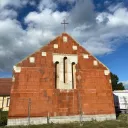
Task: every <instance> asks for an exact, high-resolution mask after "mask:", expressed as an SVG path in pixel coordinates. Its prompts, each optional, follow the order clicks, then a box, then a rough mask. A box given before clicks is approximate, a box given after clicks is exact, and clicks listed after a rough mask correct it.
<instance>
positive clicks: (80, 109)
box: [77, 69, 83, 125]
mask: <svg viewBox="0 0 128 128" xmlns="http://www.w3.org/2000/svg"><path fill="white" fill-rule="evenodd" d="M78 73H79V69H78ZM77 80H78V104H79V113H80V125H82V114H83V113H82V104H81V96H80V92H79V88H80V80H81V76H80V74H79V75H78V76H77Z"/></svg>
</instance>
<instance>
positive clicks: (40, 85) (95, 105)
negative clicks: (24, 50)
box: [9, 33, 114, 118]
mask: <svg viewBox="0 0 128 128" xmlns="http://www.w3.org/2000/svg"><path fill="white" fill-rule="evenodd" d="M63 35H66V36H68V42H67V43H63V40H62V36H63ZM53 44H58V49H54V48H53ZM73 45H76V46H77V50H76V51H75V50H73V49H72V46H73ZM41 52H47V56H41ZM52 53H61V54H62V53H64V54H77V55H78V64H77V65H76V69H77V70H76V77H77V76H78V75H80V76H81V80H80V81H78V80H77V81H76V89H74V90H73V89H72V90H59V89H55V76H54V71H55V65H54V63H53V57H52ZM83 54H89V59H84V58H83ZM31 56H32V57H35V63H34V64H32V63H30V62H29V57H27V58H26V59H25V60H23V61H21V62H20V63H18V64H17V66H20V67H22V68H21V72H20V73H15V72H14V77H15V82H13V86H12V90H11V102H10V108H9V118H15V117H25V116H27V115H28V98H31V116H32V117H41V116H42V117H43V116H47V115H48V113H49V114H50V116H64V115H77V114H79V111H80V105H81V109H82V112H83V114H86V115H87V114H88V115H91V114H113V113H114V105H113V95H112V88H111V84H110V83H109V79H110V75H107V76H105V75H104V70H107V68H106V67H105V66H103V65H102V64H101V63H99V62H98V66H94V65H93V60H95V58H94V57H93V56H92V55H90V53H88V52H87V51H86V50H85V49H84V48H82V47H81V46H80V45H79V44H77V43H76V42H75V41H74V40H73V39H72V38H71V37H70V36H69V35H67V34H66V33H65V34H62V35H61V36H59V37H57V38H56V39H55V40H53V41H51V42H50V43H49V44H48V45H46V46H44V47H43V48H41V49H40V50H39V51H37V52H35V53H34V54H32V55H31ZM78 69H79V70H78Z"/></svg>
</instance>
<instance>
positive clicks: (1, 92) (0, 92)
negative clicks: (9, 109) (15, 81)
mask: <svg viewBox="0 0 128 128" xmlns="http://www.w3.org/2000/svg"><path fill="white" fill-rule="evenodd" d="M11 86H12V78H0V96H9V95H10V92H11Z"/></svg>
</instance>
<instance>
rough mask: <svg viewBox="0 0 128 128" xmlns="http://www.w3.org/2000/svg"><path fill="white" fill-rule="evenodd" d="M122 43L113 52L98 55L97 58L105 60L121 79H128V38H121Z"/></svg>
mask: <svg viewBox="0 0 128 128" xmlns="http://www.w3.org/2000/svg"><path fill="white" fill-rule="evenodd" d="M121 43H122V45H120V47H119V48H118V49H117V50H116V51H114V52H113V53H112V54H107V55H104V56H98V57H97V58H98V59H99V60H101V62H103V63H104V64H105V65H106V66H107V67H108V68H109V69H110V71H111V72H112V73H114V74H116V75H117V76H118V77H119V80H120V81H126V80H128V73H127V71H128V59H127V58H128V51H127V49H126V48H127V47H128V40H127V39H124V40H121Z"/></svg>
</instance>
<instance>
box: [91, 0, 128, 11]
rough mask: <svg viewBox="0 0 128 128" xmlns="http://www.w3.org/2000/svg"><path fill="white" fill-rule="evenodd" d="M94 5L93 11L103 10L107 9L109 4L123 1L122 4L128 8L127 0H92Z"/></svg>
mask: <svg viewBox="0 0 128 128" xmlns="http://www.w3.org/2000/svg"><path fill="white" fill-rule="evenodd" d="M93 3H94V5H95V11H98V12H103V11H108V7H109V6H111V5H117V4H118V3H123V5H124V6H125V7H126V8H128V0H93Z"/></svg>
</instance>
